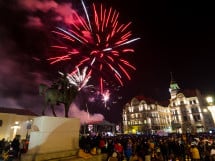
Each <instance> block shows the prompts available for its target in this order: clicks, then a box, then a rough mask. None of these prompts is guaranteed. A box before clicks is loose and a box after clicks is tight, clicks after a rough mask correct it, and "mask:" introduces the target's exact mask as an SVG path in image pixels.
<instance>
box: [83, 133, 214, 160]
mask: <svg viewBox="0 0 215 161" xmlns="http://www.w3.org/2000/svg"><path fill="white" fill-rule="evenodd" d="M214 137H215V135H213V134H206V133H204V134H195V135H191V134H186V135H181V134H171V135H168V136H156V135H118V136H114V137H109V136H101V135H96V136H82V137H80V143H79V146H80V148H81V149H83V150H84V151H85V152H86V153H90V151H91V149H92V148H95V147H96V148H97V149H99V151H101V153H107V161H215V140H214V139H215V138H214Z"/></svg>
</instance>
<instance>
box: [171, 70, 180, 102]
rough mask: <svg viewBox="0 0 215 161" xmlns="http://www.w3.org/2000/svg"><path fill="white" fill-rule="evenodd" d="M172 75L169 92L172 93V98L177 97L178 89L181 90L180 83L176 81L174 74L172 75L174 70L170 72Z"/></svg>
mask: <svg viewBox="0 0 215 161" xmlns="http://www.w3.org/2000/svg"><path fill="white" fill-rule="evenodd" d="M170 76H171V81H170V88H169V92H170V95H171V99H174V98H176V95H177V93H178V91H179V90H180V88H179V86H178V84H177V83H176V82H175V81H174V79H173V76H172V72H171V73H170Z"/></svg>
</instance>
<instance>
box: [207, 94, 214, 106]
mask: <svg viewBox="0 0 215 161" xmlns="http://www.w3.org/2000/svg"><path fill="white" fill-rule="evenodd" d="M206 101H207V103H208V104H209V105H212V103H213V98H212V97H211V96H208V97H206Z"/></svg>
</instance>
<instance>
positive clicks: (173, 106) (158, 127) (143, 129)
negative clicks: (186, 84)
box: [122, 78, 215, 134]
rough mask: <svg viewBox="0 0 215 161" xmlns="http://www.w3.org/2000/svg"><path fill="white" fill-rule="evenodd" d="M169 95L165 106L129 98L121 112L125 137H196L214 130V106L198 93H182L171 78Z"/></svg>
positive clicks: (142, 98)
mask: <svg viewBox="0 0 215 161" xmlns="http://www.w3.org/2000/svg"><path fill="white" fill-rule="evenodd" d="M169 92H170V96H171V97H170V99H169V101H168V103H167V104H163V103H159V102H157V101H154V100H151V99H148V98H145V97H143V96H136V97H134V98H132V100H131V101H130V102H128V103H127V104H126V105H125V106H124V109H123V114H122V115H123V116H122V118H123V130H124V133H147V134H148V133H150V134H155V133H158V132H161V131H163V132H164V133H173V132H175V133H199V132H208V131H209V130H210V129H212V128H214V127H215V125H214V119H213V117H212V112H213V108H212V107H214V106H213V105H212V104H207V103H206V101H205V98H204V97H203V96H202V95H201V94H200V92H199V91H198V90H184V91H181V90H180V88H179V86H178V84H177V83H176V82H175V81H174V80H173V79H172V78H171V82H170V88H169ZM214 112H215V111H214Z"/></svg>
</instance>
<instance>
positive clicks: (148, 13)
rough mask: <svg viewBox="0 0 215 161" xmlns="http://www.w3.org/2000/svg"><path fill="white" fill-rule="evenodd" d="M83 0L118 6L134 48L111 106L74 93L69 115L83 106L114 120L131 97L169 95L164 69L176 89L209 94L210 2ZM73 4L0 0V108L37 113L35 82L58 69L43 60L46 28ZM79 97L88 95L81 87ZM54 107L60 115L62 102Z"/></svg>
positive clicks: (75, 5) (39, 100) (213, 29)
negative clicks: (127, 74) (130, 68)
mask: <svg viewBox="0 0 215 161" xmlns="http://www.w3.org/2000/svg"><path fill="white" fill-rule="evenodd" d="M62 2H64V4H63V3H62ZM84 2H85V4H86V6H88V5H91V3H92V2H95V3H98V2H99V3H101V2H102V3H103V4H104V5H107V6H108V7H109V6H112V7H113V8H114V9H116V10H117V11H119V13H120V15H119V18H120V19H119V20H120V22H122V23H127V22H129V21H132V25H131V30H132V33H133V37H140V38H141V39H140V40H138V41H136V42H133V43H132V47H133V48H134V49H135V53H134V54H132V56H131V57H129V58H128V59H129V61H130V62H131V63H133V64H134V65H135V67H136V71H133V72H132V73H131V80H130V81H128V80H125V81H124V82H125V85H124V86H123V87H121V88H120V90H119V91H113V93H111V98H110V101H109V102H107V107H109V108H110V109H108V108H107V107H105V105H104V103H102V102H101V101H96V102H87V98H85V99H84V98H83V97H80V96H78V98H77V100H76V105H73V107H75V108H72V109H73V110H71V111H72V112H71V113H73V114H72V116H75V115H78V116H82V118H86V117H89V116H88V115H87V114H86V112H85V111H86V104H87V107H88V110H89V111H90V113H91V115H90V117H91V118H92V119H91V120H100V119H102V118H103V117H104V118H105V119H106V120H108V121H111V122H115V123H119V122H120V121H121V114H122V107H123V105H125V103H127V102H128V101H129V100H130V99H132V97H134V96H136V95H144V96H145V97H149V98H152V99H155V100H159V101H165V100H168V99H169V93H168V88H169V83H170V72H172V73H173V77H174V79H175V80H176V81H177V83H178V84H179V87H180V88H181V89H199V90H200V91H201V93H202V94H214V91H215V86H214V82H215V76H214V75H215V74H214V73H215V72H214V69H215V68H214V64H215V63H214V59H215V58H214V52H215V22H214V20H215V14H214V12H215V11H214V9H213V5H212V2H207V1H201V2H196V1H189V2H188V1H165V0H164V1H145V0H144V1H139V0H133V1H130V0H101V1H100V0H96V1H90V0H86V1H84ZM140 2H141V3H140ZM210 3H211V4H210ZM69 4H70V5H71V6H70V5H69ZM80 8H81V2H80V1H78V0H70V1H45V0H44V1H39V0H12V1H3V0H2V1H1V0H0V20H1V21H0V56H1V58H0V106H1V107H7V108H26V109H29V110H32V111H33V112H35V113H37V114H40V112H41V107H42V106H44V100H43V97H42V96H39V93H38V85H39V83H50V82H51V81H52V80H53V79H54V78H55V77H56V73H57V71H58V68H57V67H53V66H50V64H48V62H46V61H44V60H45V59H44V58H45V57H46V56H47V53H48V49H49V46H50V43H51V38H52V36H51V33H50V29H51V28H53V26H57V25H60V22H59V21H56V19H55V18H56V17H57V16H61V17H64V21H66V20H68V19H67V18H69V13H70V12H71V11H73V10H76V11H78V10H80ZM67 13H68V14H67ZM82 96H85V97H89V95H88V94H84V93H82ZM113 102H117V103H113ZM56 110H57V111H58V112H59V113H62V108H61V107H56ZM84 110H85V111H84ZM60 111H61V112H60ZM47 113H48V112H47ZM74 113H75V114H74ZM59 115H61V114H59Z"/></svg>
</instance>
